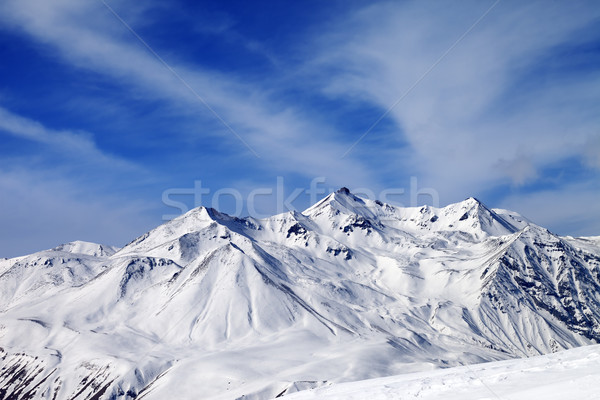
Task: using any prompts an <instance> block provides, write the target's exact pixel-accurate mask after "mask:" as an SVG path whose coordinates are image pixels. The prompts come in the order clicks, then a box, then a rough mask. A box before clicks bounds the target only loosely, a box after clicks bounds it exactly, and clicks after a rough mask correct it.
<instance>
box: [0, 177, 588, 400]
mask: <svg viewBox="0 0 600 400" xmlns="http://www.w3.org/2000/svg"><path fill="white" fill-rule="evenodd" d="M598 342H600V248H599V247H598V242H597V241H595V240H591V239H589V238H588V239H577V238H562V237H559V236H556V235H554V234H552V233H551V232H549V231H548V230H546V229H544V228H542V227H539V226H537V225H535V224H533V223H531V222H529V221H527V220H526V219H525V218H523V217H521V216H519V215H518V214H516V213H513V212H509V211H504V210H491V209H489V208H487V207H486V206H485V205H483V204H482V203H480V202H479V201H478V200H476V199H474V198H470V199H467V200H465V201H463V202H460V203H457V204H452V205H449V206H447V207H444V208H433V207H426V206H425V207H415V208H398V207H393V206H391V205H388V204H384V203H381V202H376V201H369V200H365V199H361V198H359V197H356V196H354V195H352V193H350V192H349V191H348V190H347V189H341V190H339V191H338V192H336V193H333V194H331V195H329V196H327V197H326V198H325V199H323V200H322V201H320V202H319V203H317V204H315V205H314V206H312V207H311V208H309V209H307V210H305V211H304V212H302V213H298V212H289V213H285V214H281V215H276V216H273V217H270V218H267V219H262V220H256V219H252V218H245V219H240V218H234V217H230V216H228V215H226V214H222V213H219V212H218V211H216V210H214V209H208V208H204V207H200V208H197V209H194V210H192V211H190V212H189V213H187V214H185V215H182V216H180V217H178V218H176V219H174V220H172V221H169V222H167V223H165V224H163V225H161V226H159V227H157V228H156V229H153V230H152V231H150V232H148V233H146V234H144V235H142V236H141V237H139V238H137V239H135V240H133V241H132V242H131V243H129V244H128V245H126V246H125V247H123V248H122V249H114V248H110V247H108V246H102V245H95V244H90V243H83V242H74V243H70V244H66V245H63V246H59V247H57V248H55V249H52V250H47V251H43V252H40V253H36V254H32V255H30V256H25V257H19V258H15V259H9V260H0V347H1V348H2V352H3V353H2V359H1V360H0V398H2V397H4V398H16V399H33V398H51V399H56V400H63V399H64V400H67V399H68V400H74V399H100V398H111V399H132V398H136V399H140V398H143V399H147V400H150V399H165V398H173V397H174V395H173V393H177V396H176V397H177V398H180V399H188V398H189V399H197V398H204V399H238V398H242V396H243V398H244V399H257V400H260V399H269V398H272V397H275V396H276V395H279V394H284V395H287V394H289V393H292V392H294V391H297V390H300V389H307V388H312V387H319V386H323V385H325V384H328V383H330V382H334V383H336V382H347V381H356V380H362V379H368V378H374V377H381V376H389V375H396V374H400V373H406V372H412V371H426V370H432V369H437V368H440V367H451V366H456V365H463V364H474V363H479V362H484V361H495V360H503V359H510V358H517V357H527V356H534V355H539V354H547V353H551V352H555V351H559V350H562V349H570V348H574V347H578V346H582V345H590V344H595V343H598Z"/></svg>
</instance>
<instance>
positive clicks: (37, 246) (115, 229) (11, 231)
mask: <svg viewBox="0 0 600 400" xmlns="http://www.w3.org/2000/svg"><path fill="white" fill-rule="evenodd" d="M0 193H2V196H0V221H2V229H0V257H14V256H19V255H24V254H29V253H32V252H35V251H40V250H42V249H47V248H52V247H55V246H57V245H59V244H61V243H66V242H69V241H73V240H87V241H91V242H105V241H106V240H107V238H110V239H109V241H110V243H106V244H109V245H119V246H122V245H124V244H125V243H127V242H129V241H130V240H132V239H133V238H135V237H136V236H138V235H140V234H142V233H143V232H145V231H146V230H148V229H150V228H152V227H154V226H155V225H157V224H158V223H159V222H160V221H159V220H158V219H157V218H153V217H150V216H149V213H148V210H149V207H148V205H147V204H145V203H142V202H140V201H134V200H131V199H129V198H122V197H118V196H111V195H109V194H106V193H98V191H93V190H90V187H89V186H85V187H82V186H80V185H78V184H76V183H74V182H72V181H69V180H66V179H57V178H56V177H55V176H53V175H52V174H47V173H42V172H35V173H34V172H31V171H26V170H13V171H6V170H0Z"/></svg>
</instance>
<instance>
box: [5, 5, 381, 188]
mask: <svg viewBox="0 0 600 400" xmlns="http://www.w3.org/2000/svg"><path fill="white" fill-rule="evenodd" d="M0 15H1V16H2V17H0V18H2V19H1V20H2V21H3V23H4V24H5V25H6V26H10V27H12V29H15V30H17V31H21V32H25V33H26V34H27V35H29V36H31V37H32V38H34V39H35V40H37V41H39V42H42V43H46V44H48V45H50V46H51V47H52V48H54V49H57V50H58V52H59V54H60V55H61V56H62V57H64V59H65V60H67V61H68V62H70V63H72V64H73V65H76V66H78V67H81V68H86V69H89V70H93V71H95V72H97V73H99V74H103V75H105V76H110V77H112V78H114V79H116V80H118V81H119V82H121V83H122V84H123V85H125V86H126V87H129V88H131V89H132V90H134V91H135V92H136V93H137V94H138V95H140V96H152V97H153V98H158V99H163V100H167V101H168V102H170V104H171V105H172V106H174V107H180V108H181V109H182V110H183V111H182V112H185V113H187V115H188V116H189V115H190V114H191V113H194V114H197V115H200V116H201V118H198V124H206V121H209V122H210V123H209V124H207V129H206V136H207V137H209V136H211V135H214V132H215V131H218V132H221V135H220V139H221V140H224V141H226V143H227V144H228V145H229V146H230V147H231V153H232V154H233V153H235V154H236V156H238V157H239V156H244V157H245V160H244V162H248V163H254V164H256V163H258V164H260V165H262V166H263V167H264V169H265V170H279V171H287V172H295V173H300V174H303V175H304V176H321V175H326V176H328V177H329V178H330V180H331V181H332V182H336V183H338V184H340V185H341V184H346V183H347V182H356V183H357V184H362V185H366V184H373V183H374V182H376V181H377V177H376V176H374V175H373V174H371V173H369V172H368V171H367V170H366V168H364V166H363V165H362V164H361V162H360V161H359V160H358V159H357V158H352V157H350V158H348V159H344V160H341V159H339V154H342V153H343V151H344V150H345V145H344V144H343V143H338V141H337V140H336V139H335V132H334V130H333V129H332V128H331V127H330V126H327V125H324V124H319V123H315V122H311V121H310V120H309V119H307V118H305V117H304V116H303V115H302V113H300V112H299V111H298V110H296V109H294V108H293V107H289V106H285V105H281V104H278V103H277V102H276V101H274V100H270V99H269V97H268V96H267V94H266V93H265V91H264V90H263V89H261V88H259V87H255V86H253V85H252V84H248V83H241V82H239V81H237V80H236V79H234V78H233V77H231V76H227V77H225V76H223V75H221V74H219V73H216V72H214V71H209V70H206V69H203V68H201V67H198V66H190V65H185V64H184V63H181V62H178V61H177V60H174V59H173V57H165V58H167V62H168V63H169V64H170V65H171V66H173V69H174V70H176V71H177V73H178V74H179V75H180V76H182V77H183V78H184V79H185V80H186V82H188V83H189V84H190V86H191V87H193V88H194V89H195V90H196V91H197V92H198V93H200V94H201V96H202V97H203V98H204V99H205V100H206V102H207V103H208V104H209V105H210V106H211V107H213V108H214V109H215V110H216V111H217V113H219V114H220V115H221V116H222V117H223V118H224V119H225V120H226V121H227V122H228V123H229V124H230V125H231V126H232V127H233V128H234V129H235V130H236V132H238V133H239V135H240V136H241V137H243V138H244V140H245V141H247V142H248V143H249V144H250V146H251V147H252V148H253V149H254V150H255V151H256V152H257V153H258V154H259V155H260V157H261V159H260V160H256V159H254V158H253V155H252V152H250V151H248V150H247V149H246V148H244V146H243V145H242V144H240V142H239V141H238V140H237V139H236V138H235V137H234V136H233V135H231V134H230V133H229V132H228V131H227V130H226V129H223V127H222V126H219V125H218V124H215V118H214V117H213V115H211V113H210V112H208V111H207V110H206V109H205V107H204V106H203V105H202V104H200V102H199V100H198V99H197V98H196V97H195V96H194V95H193V94H192V93H190V91H189V90H188V88H186V87H185V86H184V85H183V84H182V83H181V82H180V81H179V80H178V79H177V78H176V77H175V76H174V75H173V74H171V73H170V72H169V71H168V70H167V69H166V68H165V66H164V65H162V64H161V63H160V62H159V61H158V60H157V59H156V58H155V57H154V56H153V55H152V54H150V52H148V51H147V49H145V48H143V46H142V45H141V44H140V43H138V42H137V41H136V39H135V38H133V37H132V35H131V34H130V33H129V32H127V31H126V30H125V28H124V27H123V26H121V25H120V22H119V21H118V20H117V19H115V18H114V17H113V16H112V15H111V14H110V13H109V12H108V10H107V9H105V8H104V7H103V6H102V4H101V3H100V2H80V1H75V0H57V1H53V2H47V1H44V0H28V1H16V0H9V1H5V2H2V3H1V5H0ZM132 20H134V21H135V20H136V17H135V16H132ZM134 28H135V27H134ZM124 33H125V34H124ZM159 52H160V50H159Z"/></svg>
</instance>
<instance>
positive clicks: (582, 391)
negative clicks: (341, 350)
mask: <svg viewBox="0 0 600 400" xmlns="http://www.w3.org/2000/svg"><path fill="white" fill-rule="evenodd" d="M288 398H289V400H353V399H356V400H363V399H370V400H392V399H394V400H396V399H405V398H411V399H423V400H427V399H446V400H454V399H456V400H471V399H473V400H475V399H511V400H531V399H544V400H553V399H556V400H564V399H599V398H600V346H598V345H596V346H588V347H583V348H578V349H572V350H565V351H561V352H558V353H554V354H549V355H544V356H537V357H532V358H528V359H518V360H510V361H496V362H491V363H486V364H477V365H472V366H465V367H454V368H448V369H444V370H440V371H435V372H427V373H414V374H406V375H399V376H393V377H386V378H378V379H372V380H367V381H360V382H352V383H343V384H338V385H333V386H330V387H325V388H321V389H315V390H307V391H303V392H301V393H296V394H292V395H289V396H286V399H288Z"/></svg>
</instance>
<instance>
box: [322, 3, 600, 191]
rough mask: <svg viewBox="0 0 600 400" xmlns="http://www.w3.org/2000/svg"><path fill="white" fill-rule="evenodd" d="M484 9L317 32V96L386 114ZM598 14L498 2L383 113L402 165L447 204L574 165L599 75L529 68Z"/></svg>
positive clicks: (383, 15) (416, 10)
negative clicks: (566, 162)
mask: <svg viewBox="0 0 600 400" xmlns="http://www.w3.org/2000/svg"><path fill="white" fill-rule="evenodd" d="M490 4H491V2H490V3H483V2H467V3H465V2H437V3H427V4H424V3H423V2H416V1H415V2H401V3H383V4H376V5H372V6H369V7H366V8H365V9H363V10H361V11H360V12H358V13H356V14H355V15H354V16H353V17H352V18H350V19H349V20H347V21H344V22H343V23H342V24H340V25H335V26H334V27H333V32H332V33H330V34H320V35H319V38H318V41H319V43H321V53H320V57H319V58H318V60H317V61H316V62H315V64H314V65H313V72H314V73H315V75H317V76H319V77H320V78H321V80H319V81H318V83H319V84H324V85H325V93H327V94H329V95H331V96H335V97H340V98H344V97H349V96H351V97H354V98H363V99H369V100H370V101H373V102H375V103H376V104H378V105H379V106H380V107H381V108H382V109H384V110H385V109H387V108H388V107H389V106H391V105H392V104H394V103H395V102H396V101H397V100H398V98H400V96H401V95H402V94H403V93H404V92H405V91H406V90H407V89H408V88H409V87H410V86H411V85H412V84H414V82H415V81H416V80H417V79H418V78H419V76H421V74H423V72H425V71H426V70H427V69H428V68H429V67H430V66H431V65H432V64H433V63H434V61H435V60H436V59H437V58H438V57H439V56H440V55H441V54H443V53H444V51H445V50H446V49H448V48H449V47H450V46H451V44H452V43H453V42H454V41H455V40H456V39H457V38H458V37H460V35H461V34H462V33H463V32H465V31H466V30H467V29H468V28H469V27H470V26H471V24H472V23H473V22H474V21H475V20H477V18H478V17H479V16H480V15H481V14H482V13H483V12H484V11H485V10H486V9H487V8H488V7H489V6H490ZM599 16H600V8H598V7H597V6H595V3H593V2H590V3H586V2H582V3H577V4H568V3H552V4H551V5H549V4H547V3H544V2H534V3H527V4H524V3H523V4H522V3H510V2H501V3H499V5H498V6H497V7H496V8H495V9H493V10H492V12H491V13H490V14H489V15H488V16H487V17H486V18H485V19H484V20H482V22H481V23H480V24H479V25H478V26H477V27H475V29H473V31H472V32H471V33H470V34H469V35H467V36H466V37H465V39H464V40H463V41H462V42H460V43H459V44H458V45H457V46H456V48H455V49H454V50H453V51H452V52H450V53H449V54H448V56H447V57H446V58H445V59H444V60H443V61H442V62H441V63H440V64H439V65H438V66H437V67H436V68H434V69H433V71H432V72H431V73H430V74H429V75H428V76H427V77H426V78H425V79H424V80H423V81H422V82H421V83H420V84H419V85H418V86H417V87H416V88H415V89H414V90H413V91H412V92H411V93H410V94H409V95H408V96H407V97H406V98H405V99H404V100H402V101H401V102H400V103H399V104H398V106H397V107H395V108H394V109H393V110H392V112H391V113H390V117H391V118H392V119H393V120H394V121H395V122H396V124H397V126H398V127H400V129H399V131H398V135H401V136H402V137H403V138H405V139H406V140H407V142H408V145H407V146H406V147H405V148H403V149H398V153H397V154H398V156H399V157H398V159H399V160H401V161H400V162H398V165H399V168H402V170H404V171H407V170H409V171H412V173H416V174H418V175H419V176H420V177H421V178H422V180H423V181H424V182H426V184H427V185H428V186H433V187H435V188H437V189H438V190H439V191H440V192H441V193H442V195H443V198H444V199H445V201H454V200H458V199H460V198H464V197H465V196H467V195H470V194H474V193H477V192H481V191H484V190H485V189H489V188H490V187H493V186H495V185H498V184H503V183H505V182H507V181H509V180H512V181H513V182H514V183H517V184H519V183H524V182H529V181H532V180H534V178H535V177H536V176H538V174H539V170H540V169H541V168H543V167H545V166H547V165H549V164H553V163H556V162H557V161H560V160H563V159H566V158H569V157H581V156H582V148H583V146H581V144H583V143H585V142H586V141H587V140H589V138H590V137H592V136H593V135H595V134H597V127H598V125H599V123H600V116H599V114H598V112H597V111H598V108H597V104H599V102H600V76H599V75H598V74H597V73H595V74H592V75H590V74H589V73H588V74H579V75H575V74H572V75H571V76H570V77H569V79H558V78H556V77H554V76H551V77H547V76H545V77H540V76H538V75H536V73H539V72H531V71H535V68H539V67H540V65H541V66H542V69H543V68H544V67H545V65H544V63H546V62H548V60H547V59H546V58H547V57H548V56H549V54H552V53H551V52H552V51H553V50H554V49H555V47H556V46H561V45H564V44H568V43H569V42H571V41H579V40H582V38H581V37H580V35H581V30H582V29H584V28H585V27H589V24H592V23H594V21H596V20H597V18H598V17H599ZM340 32H342V33H340ZM331 68H337V71H338V72H339V73H338V74H337V75H335V76H334V77H333V79H332V78H331V76H330V75H326V76H320V75H319V73H318V71H320V70H330V69H331ZM529 72H531V75H529V76H527V73H529ZM520 79H522V81H520ZM376 135H377V132H373V133H372V134H371V136H370V137H369V139H370V140H372V141H374V140H376V139H375V138H374V137H376ZM382 146H383V143H382ZM355 151H361V145H360V144H359V145H358V146H357V147H356V150H355Z"/></svg>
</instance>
